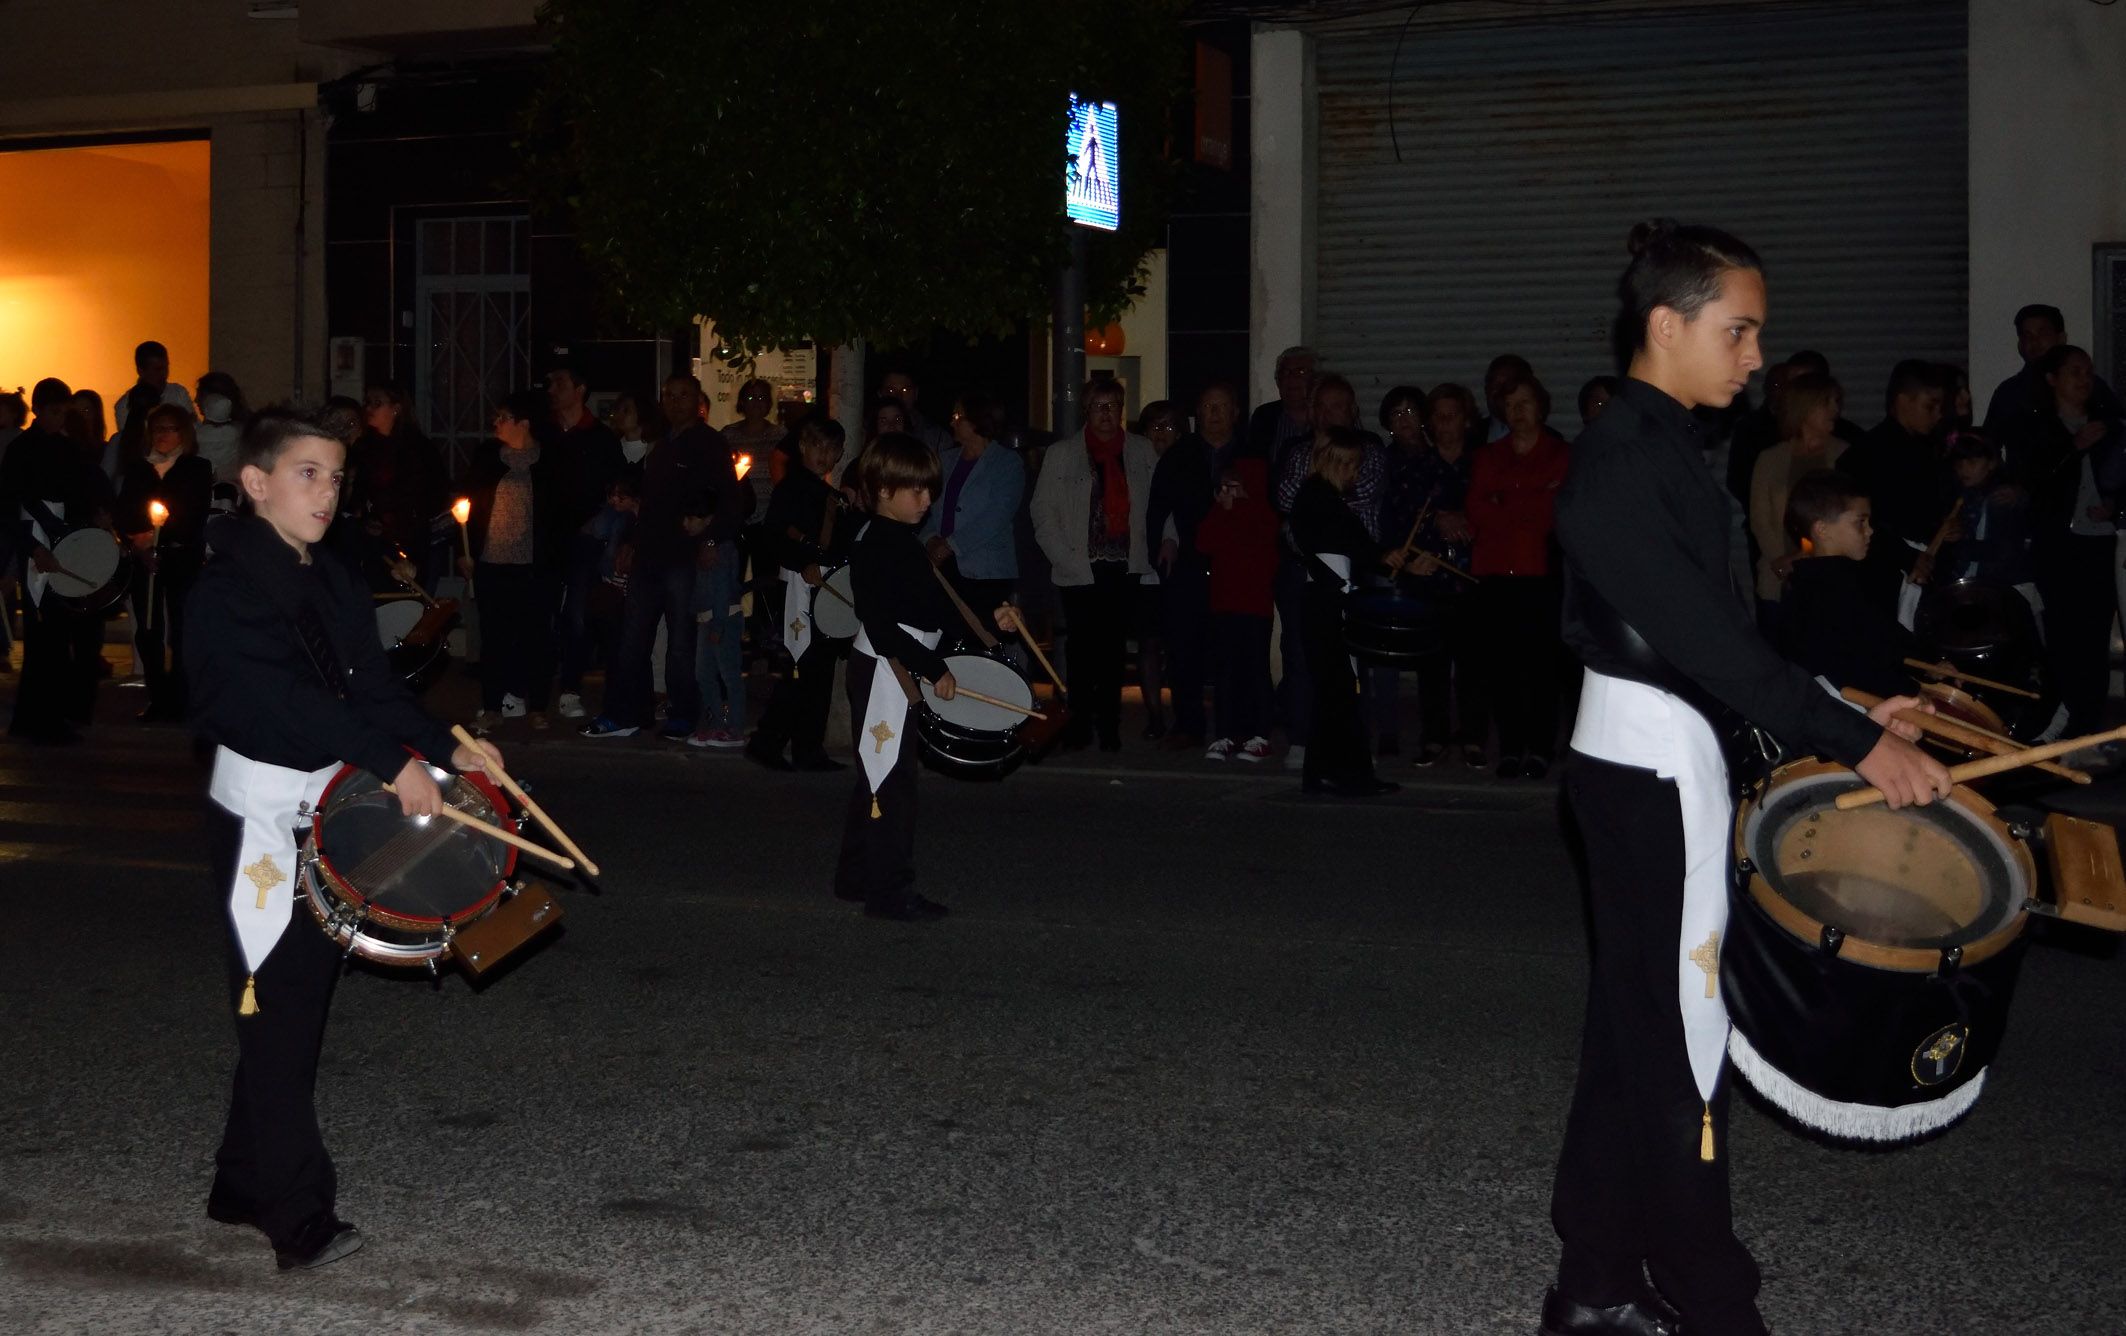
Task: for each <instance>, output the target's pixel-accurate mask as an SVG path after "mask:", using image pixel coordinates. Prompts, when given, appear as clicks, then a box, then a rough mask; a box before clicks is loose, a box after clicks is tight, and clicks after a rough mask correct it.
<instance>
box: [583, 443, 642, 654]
mask: <svg viewBox="0 0 2126 1336" xmlns="http://www.w3.org/2000/svg"><path fill="white" fill-rule="evenodd" d="M641 509H642V475H641V473H640V471H639V470H635V469H626V470H623V471H622V472H621V474H620V476H618V477H616V478H614V479H613V481H612V485H611V486H609V487H607V488H606V489H605V505H604V506H603V507H601V508H600V509H599V511H598V513H597V514H596V515H593V516H592V517H591V521H590V524H589V526H588V527H587V528H586V530H585V532H586V533H588V534H589V535H590V536H591V537H592V538H593V539H595V540H596V541H597V543H598V548H599V554H598V582H597V583H596V584H595V585H592V586H591V593H590V600H589V607H588V608H587V609H586V613H587V615H588V617H589V620H590V628H591V644H592V645H593V646H594V647H595V648H596V650H597V653H598V661H599V662H600V663H602V664H605V665H606V671H607V672H611V671H612V665H613V663H614V661H615V660H616V659H618V657H619V655H620V623H621V620H622V618H623V616H624V615H625V614H626V612H627V568H628V567H629V566H630V565H631V564H632V563H633V558H634V547H633V545H632V543H631V541H630V539H631V538H632V536H633V532H634V527H635V516H636V514H638V513H639V512H640V511H641Z"/></svg>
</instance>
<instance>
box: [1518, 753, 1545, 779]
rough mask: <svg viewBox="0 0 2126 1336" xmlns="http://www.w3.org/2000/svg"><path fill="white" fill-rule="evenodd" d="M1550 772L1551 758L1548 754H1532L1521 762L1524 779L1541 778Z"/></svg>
mask: <svg viewBox="0 0 2126 1336" xmlns="http://www.w3.org/2000/svg"><path fill="white" fill-rule="evenodd" d="M1549 773H1550V758H1549V757H1547V756H1531V757H1529V758H1528V759H1527V760H1525V761H1523V762H1521V778H1522V779H1541V778H1542V777H1543V776H1545V775H1547V774H1549Z"/></svg>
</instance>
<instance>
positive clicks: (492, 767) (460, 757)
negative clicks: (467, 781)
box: [450, 742, 502, 775]
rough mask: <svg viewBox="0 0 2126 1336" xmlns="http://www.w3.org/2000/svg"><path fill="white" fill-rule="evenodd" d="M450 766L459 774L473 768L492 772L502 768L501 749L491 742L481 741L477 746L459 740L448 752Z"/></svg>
mask: <svg viewBox="0 0 2126 1336" xmlns="http://www.w3.org/2000/svg"><path fill="white" fill-rule="evenodd" d="M450 768H451V769H453V770H455V771H457V772H458V773H459V774H461V775H464V774H470V773H472V772H473V771H475V770H478V771H482V772H484V773H488V774H493V773H494V772H496V771H498V770H500V769H501V768H502V749H501V748H500V747H497V746H496V745H495V744H494V743H492V742H483V743H481V744H480V745H479V746H478V748H473V747H468V746H466V745H465V744H464V743H462V742H461V743H459V744H458V747H457V749H456V750H455V751H453V752H451V754H450Z"/></svg>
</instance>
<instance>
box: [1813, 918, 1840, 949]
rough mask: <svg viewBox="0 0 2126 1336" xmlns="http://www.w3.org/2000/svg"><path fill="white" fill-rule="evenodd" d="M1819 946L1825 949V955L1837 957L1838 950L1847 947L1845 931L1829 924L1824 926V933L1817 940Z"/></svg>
mask: <svg viewBox="0 0 2126 1336" xmlns="http://www.w3.org/2000/svg"><path fill="white" fill-rule="evenodd" d="M1817 945H1818V946H1820V947H1822V948H1823V953H1824V954H1825V955H1827V956H1835V955H1837V954H1838V949H1839V948H1840V947H1842V946H1844V945H1845V929H1844V928H1840V927H1834V926H1833V925H1831V924H1829V923H1826V924H1824V925H1823V933H1822V935H1821V936H1820V937H1818V938H1817Z"/></svg>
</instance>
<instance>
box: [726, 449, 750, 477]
mask: <svg viewBox="0 0 2126 1336" xmlns="http://www.w3.org/2000/svg"><path fill="white" fill-rule="evenodd" d="M731 467H732V468H734V469H736V470H738V476H739V479H740V480H741V481H743V480H744V478H745V476H746V475H747V474H748V473H751V472H752V471H753V456H751V455H740V456H739V457H738V458H736V459H734V460H732V461H731Z"/></svg>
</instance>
